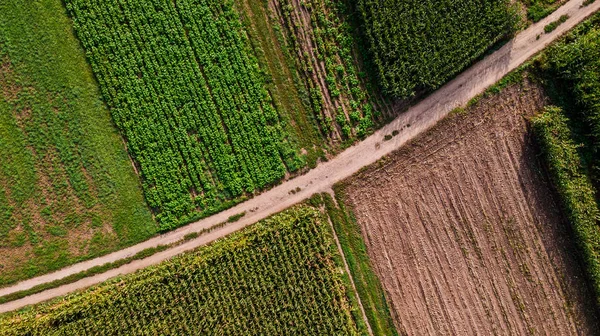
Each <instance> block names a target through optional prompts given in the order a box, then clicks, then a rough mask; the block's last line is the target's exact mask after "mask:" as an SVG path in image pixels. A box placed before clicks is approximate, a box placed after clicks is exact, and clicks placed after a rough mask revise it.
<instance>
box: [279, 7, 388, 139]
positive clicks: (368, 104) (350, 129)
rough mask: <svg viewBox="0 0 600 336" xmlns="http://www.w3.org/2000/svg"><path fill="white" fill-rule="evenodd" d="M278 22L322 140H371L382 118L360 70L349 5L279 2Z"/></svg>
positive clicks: (379, 99)
mask: <svg viewBox="0 0 600 336" xmlns="http://www.w3.org/2000/svg"><path fill="white" fill-rule="evenodd" d="M276 3H277V5H276V6H275V7H276V8H277V12H276V14H277V19H278V22H279V24H281V27H282V29H283V31H284V33H285V34H284V36H285V44H286V45H287V47H288V48H289V49H290V50H292V51H293V54H294V56H295V57H294V58H295V62H296V68H297V69H298V70H299V71H300V73H301V77H302V78H303V82H304V85H305V89H306V91H307V92H308V93H309V99H310V108H311V109H312V113H313V114H314V116H315V119H316V121H317V123H318V125H319V129H320V130H321V133H322V134H323V136H324V137H325V138H327V139H329V140H330V141H337V142H339V141H346V142H347V143H349V142H352V140H355V139H356V138H363V137H365V136H366V135H368V134H370V133H371V132H372V130H373V128H374V127H375V124H376V123H377V122H378V121H381V120H382V113H381V111H380V110H379V108H378V106H379V105H380V104H378V103H382V102H381V98H380V97H376V96H374V95H369V94H368V91H369V90H367V86H368V83H367V81H366V79H365V77H366V75H365V74H364V73H362V72H360V70H359V66H358V63H357V58H356V47H357V42H356V41H355V34H354V31H353V27H352V24H351V22H350V21H349V14H350V13H351V11H350V8H349V7H348V6H347V4H346V3H345V2H344V1H331V0H307V1H295V0H278V1H277V2H276Z"/></svg>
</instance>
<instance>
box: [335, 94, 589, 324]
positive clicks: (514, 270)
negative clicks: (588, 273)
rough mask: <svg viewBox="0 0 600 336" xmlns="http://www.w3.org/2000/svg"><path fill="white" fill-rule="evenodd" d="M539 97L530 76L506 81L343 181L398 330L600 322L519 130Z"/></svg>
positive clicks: (529, 143) (534, 156) (529, 142)
mask: <svg viewBox="0 0 600 336" xmlns="http://www.w3.org/2000/svg"><path fill="white" fill-rule="evenodd" d="M544 104H546V98H545V96H544V94H543V92H542V90H541V89H540V88H538V87H537V86H536V85H534V84H531V83H525V84H522V85H514V86H511V87H509V88H507V89H505V90H504V91H503V92H502V93H500V94H497V95H495V96H492V97H490V98H486V99H483V100H481V101H480V102H479V103H477V104H476V105H475V106H473V107H472V108H470V109H469V110H468V111H467V113H465V114H460V115H459V114H455V115H451V116H450V117H449V118H447V119H446V120H444V121H442V122H441V123H440V124H439V125H438V126H436V127H435V128H434V129H433V130H431V131H429V132H427V133H426V134H425V135H423V136H421V137H419V138H417V139H416V140H415V141H413V142H412V143H411V144H409V145H407V146H405V147H404V148H403V149H401V150H400V151H398V152H396V153H395V154H393V155H392V156H391V157H390V158H389V159H387V161H385V162H382V163H380V164H379V165H373V166H371V168H369V169H367V170H365V171H363V172H362V173H360V174H358V175H356V176H355V177H354V178H352V179H351V180H350V181H349V182H348V183H347V185H346V195H347V199H346V202H347V203H348V205H349V206H350V207H351V208H353V210H354V214H355V217H356V220H357V222H358V224H359V226H360V228H361V231H362V233H363V237H364V240H365V244H366V246H367V252H368V254H369V257H370V259H371V261H372V263H373V267H374V269H375V272H376V273H377V275H378V277H379V278H380V280H381V282H382V285H383V287H384V290H385V292H386V295H387V299H388V303H389V306H390V310H391V312H392V316H393V319H394V323H395V324H396V327H397V329H398V331H399V332H400V333H401V334H407V335H476V334H477V335H493V334H495V335H527V334H541V335H575V334H580V335H590V334H594V333H595V332H597V330H599V329H598V328H599V326H598V316H597V312H596V310H595V308H594V305H593V301H592V300H591V299H589V298H591V297H592V296H591V293H589V294H588V288H587V286H586V285H585V284H584V282H583V274H584V273H583V270H582V269H581V268H580V266H579V262H578V260H577V259H576V256H575V255H574V252H572V251H574V250H575V246H573V242H572V241H571V239H570V232H569V229H568V223H566V221H565V219H564V218H563V217H562V215H561V213H560V210H559V209H560V207H559V203H558V201H557V199H556V197H555V195H554V191H553V190H552V189H551V186H550V184H549V182H548V180H547V177H546V173H545V172H544V170H543V169H542V165H541V162H540V161H539V159H538V150H537V147H536V144H535V142H534V139H533V135H532V134H531V132H530V131H529V129H528V123H527V117H528V116H531V115H533V114H534V113H536V112H537V111H539V110H540V109H541V108H542V107H543V106H544Z"/></svg>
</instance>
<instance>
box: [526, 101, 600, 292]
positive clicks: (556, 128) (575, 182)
mask: <svg viewBox="0 0 600 336" xmlns="http://www.w3.org/2000/svg"><path fill="white" fill-rule="evenodd" d="M532 122H533V129H534V130H535V133H536V135H537V137H538V139H539V142H540V143H541V146H542V149H543V152H544V156H545V158H546V161H547V162H548V165H549V168H550V172H551V175H552V178H553V181H554V185H555V186H556V188H557V189H558V192H559V194H560V196H561V198H562V203H563V206H564V209H565V210H566V214H567V216H568V218H569V221H570V222H571V224H572V226H573V230H574V232H575V237H576V240H577V243H578V245H579V248H580V250H581V251H582V255H583V260H584V262H585V265H586V267H587V271H588V274H589V276H590V278H591V280H592V285H593V288H594V290H595V292H596V295H597V297H596V302H597V303H598V304H600V226H599V225H598V221H599V220H600V211H599V210H598V204H597V203H596V191H595V190H594V188H593V186H592V184H591V182H590V179H589V177H588V175H587V173H586V169H585V165H584V164H583V162H582V159H581V157H580V156H579V153H578V148H579V147H580V146H581V145H580V144H577V143H576V142H575V141H574V140H573V134H572V132H571V130H570V128H569V125H568V123H569V121H568V119H567V118H566V117H565V116H564V115H563V112H562V110H561V109H560V108H557V107H547V108H546V110H545V112H544V113H543V114H541V115H539V116H537V117H536V118H534V119H533V121H532Z"/></svg>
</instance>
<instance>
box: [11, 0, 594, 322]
mask: <svg viewBox="0 0 600 336" xmlns="http://www.w3.org/2000/svg"><path fill="white" fill-rule="evenodd" d="M582 1H583V0H571V1H569V2H567V3H566V4H565V5H563V6H562V7H560V8H559V9H558V10H557V11H556V12H554V13H553V14H552V15H550V16H549V17H547V18H546V19H544V20H542V21H540V22H538V23H537V24H534V25H532V26H530V27H529V28H528V29H527V30H525V31H523V32H521V33H520V34H518V36H517V37H516V38H514V39H513V40H511V41H510V42H509V43H507V44H506V45H504V47H502V48H501V49H500V50H498V51H496V52H494V53H493V54H492V55H490V56H488V57H486V58H485V59H483V60H482V61H480V62H479V63H477V64H475V65H474V66H472V67H471V68H469V69H468V70H466V71H465V72H463V73H462V74H461V75H459V76H458V77H457V78H455V79H454V80H452V81H451V82H449V83H448V84H446V85H444V86H443V87H442V88H440V89H439V90H437V91H436V92H434V93H433V94H431V95H430V96H429V97H427V98H426V99H424V100H423V101H421V102H420V103H418V104H417V105H415V106H413V107H411V108H410V109H409V110H408V111H407V112H405V113H403V114H402V115H400V116H399V117H398V118H397V119H395V120H394V121H392V122H391V123H390V124H388V125H386V126H385V127H383V128H382V129H380V130H379V131H377V132H375V133H374V134H373V135H372V136H370V137H368V138H367V139H365V140H363V141H362V142H360V143H358V144H357V145H356V146H353V147H351V148H348V149H347V150H345V151H344V152H342V153H340V154H339V155H338V156H336V157H335V158H334V159H332V160H330V161H329V162H326V163H323V164H321V165H319V166H318V167H316V168H315V169H313V170H311V171H309V172H308V173H307V174H305V175H302V176H299V177H297V178H295V179H293V180H290V181H287V182H285V183H283V184H281V185H279V186H277V187H274V188H273V189H271V190H269V191H267V192H264V193H263V194H261V195H258V196H256V197H254V198H253V199H250V200H248V201H246V202H244V203H242V204H239V205H237V206H235V207H233V208H231V209H229V210H226V211H223V212H221V213H219V214H216V215H214V216H211V217H209V218H205V219H203V220H200V221H198V222H195V223H192V224H189V225H187V226H185V227H182V228H179V229H177V230H175V231H172V232H169V233H167V234H164V235H160V236H157V237H155V238H152V239H149V240H147V241H145V242H143V243H140V244H138V245H135V246H131V247H129V248H126V249H123V250H120V251H117V252H114V253H111V254H108V255H105V256H103V257H99V258H96V259H92V260H89V261H85V262H81V263H78V264H75V265H72V266H70V267H66V268H64V269H61V270H59V271H57V272H54V273H50V274H46V275H43V276H39V277H36V278H33V279H30V280H26V281H23V282H20V283H17V284H16V285H14V286H11V287H6V288H2V289H0V296H4V295H7V294H9V293H14V292H18V291H21V290H26V289H29V288H32V287H34V286H36V285H39V284H43V283H47V282H50V281H53V280H57V279H61V278H63V277H66V276H69V275H71V274H76V273H79V272H81V271H84V270H87V269H89V268H91V267H94V266H98V265H103V264H105V263H109V262H113V261H116V260H120V259H123V258H127V257H130V256H133V255H135V254H136V253H137V252H139V251H142V250H144V249H146V248H149V247H154V246H158V245H167V244H170V243H174V242H176V241H179V240H181V239H182V238H183V237H184V236H185V235H186V234H189V233H192V232H198V231H201V230H203V229H205V228H209V227H211V226H213V225H215V224H217V223H220V222H224V221H226V220H227V218H229V216H232V215H235V214H238V213H241V212H244V211H245V212H246V213H247V214H246V216H244V217H243V218H242V219H240V220H239V221H237V222H235V223H232V224H230V225H227V226H224V227H221V228H219V229H217V230H214V231H212V232H210V233H208V234H206V235H202V236H200V237H198V238H197V239H194V240H191V241H188V242H186V243H184V244H181V245H177V246H175V247H173V248H171V249H168V250H165V251H163V252H160V253H157V254H155V255H153V256H151V257H148V258H146V259H143V260H138V261H134V262H132V263H129V264H127V265H123V266H121V267H119V268H117V269H113V270H111V271H108V272H106V273H103V274H99V275H95V276H92V277H89V278H86V279H82V280H80V281H77V282H74V283H72V284H68V285H65V286H61V287H58V288H55V289H50V290H47V291H44V292H41V293H38V294H34V295H31V296H28V297H25V298H23V299H20V300H15V301H12V302H8V303H5V304H2V305H0V312H6V311H10V310H14V309H18V308H20V307H23V306H26V305H30V304H34V303H38V302H41V301H44V300H48V299H51V298H54V297H57V296H60V295H64V294H67V293H70V292H73V291H75V290H78V289H81V288H85V287H88V286H90V285H93V284H97V283H100V282H102V281H104V280H107V279H109V278H111V277H114V276H117V275H119V274H127V273H131V272H134V271H136V270H138V269H141V268H144V267H147V266H149V265H153V264H157V263H160V262H161V261H163V260H166V259H169V258H171V257H173V256H175V255H177V254H180V253H182V252H185V251H189V250H192V249H194V248H196V247H198V246H201V245H204V244H207V243H210V242H211V241H214V240H215V239H218V238H220V237H223V236H225V235H227V234H230V233H232V232H234V231H237V230H240V229H242V228H244V227H246V226H248V225H250V224H252V223H255V222H257V221H259V220H261V219H263V218H266V217H268V216H270V215H272V214H275V213H277V212H280V211H282V210H284V209H286V208H288V207H289V206H291V205H293V204H296V203H298V202H301V201H302V200H304V199H306V198H308V197H310V196H311V195H312V194H314V193H317V192H323V191H329V190H330V189H331V186H332V185H333V184H335V183H336V182H338V181H341V180H343V179H345V178H347V177H349V176H351V175H352V174H354V173H356V172H357V171H358V170H360V169H361V168H362V167H364V166H367V165H369V164H371V163H374V162H376V161H377V160H379V159H380V158H382V157H383V156H385V155H387V154H389V153H391V152H392V151H394V150H396V149H398V148H400V147H401V146H402V145H403V144H405V143H406V142H407V141H409V140H410V139H412V138H414V137H415V136H416V135H418V134H420V133H422V132H423V131H425V130H427V129H429V128H430V127H432V126H433V125H435V124H436V123H437V122H438V121H439V120H440V119H442V118H444V117H445V116H446V115H447V114H448V113H449V112H450V111H452V110H453V109H454V108H455V107H458V106H461V105H464V104H466V103H467V102H468V101H469V100H470V99H471V98H473V97H474V96H476V95H477V94H479V93H481V92H483V91H484V90H485V89H486V88H487V87H489V86H490V85H492V84H494V83H495V82H497V81H498V80H499V79H501V78H502V77H503V76H504V75H506V74H507V73H508V72H510V71H511V70H513V69H515V68H517V67H518V66H519V65H521V64H522V63H523V62H525V61H526V60H527V59H528V58H530V57H531V56H533V55H534V54H536V53H537V52H539V51H541V50H542V49H544V47H545V46H547V45H548V44H549V43H550V42H552V41H553V40H554V39H556V38H557V37H559V36H560V35H561V34H563V33H564V32H566V31H567V30H569V29H571V28H572V27H573V26H575V25H576V24H577V23H579V22H581V21H582V20H583V19H584V18H586V17H587V16H589V15H591V14H592V13H594V12H595V11H597V10H598V9H600V1H596V2H594V3H592V4H591V5H589V6H587V7H581V4H582ZM563 14H568V15H569V17H570V18H569V19H568V20H567V21H566V22H565V23H563V24H561V25H560V26H558V28H557V29H556V30H554V31H553V32H551V33H550V34H544V33H543V29H544V26H545V25H546V24H548V23H549V22H551V21H554V20H556V19H557V18H558V17H560V16H561V15H563ZM538 35H540V38H539V39H536V37H537V36H538ZM395 130H397V131H399V133H398V135H396V136H395V137H393V138H392V139H391V140H389V141H384V140H383V138H384V136H385V135H388V134H391V133H392V132H393V131H395ZM296 188H300V189H301V190H300V191H299V192H296V193H295V194H292V193H290V191H291V190H294V189H296Z"/></svg>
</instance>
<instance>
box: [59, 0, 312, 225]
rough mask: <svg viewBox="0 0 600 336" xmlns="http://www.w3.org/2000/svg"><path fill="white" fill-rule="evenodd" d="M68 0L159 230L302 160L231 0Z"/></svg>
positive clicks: (270, 180) (259, 185)
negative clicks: (169, 0)
mask: <svg viewBox="0 0 600 336" xmlns="http://www.w3.org/2000/svg"><path fill="white" fill-rule="evenodd" d="M66 4H67V8H68V10H69V13H71V15H72V17H73V18H74V25H75V30H76V32H77V35H78V36H79V38H80V39H81V42H82V44H83V47H84V48H85V50H86V52H87V56H88V59H89V62H90V63H91V66H92V69H93V70H94V73H95V74H96V76H97V78H98V81H99V84H100V88H101V90H102V93H103V95H104V98H105V100H106V102H107V104H108V106H109V108H110V110H111V113H112V116H113V119H114V121H115V123H116V125H117V127H118V128H119V129H120V130H121V132H122V134H123V136H124V138H125V139H126V141H127V148H128V150H129V153H130V154H131V156H132V157H133V158H134V160H135V162H136V166H137V167H138V169H139V173H140V176H141V178H142V185H143V189H144V193H145V196H146V199H147V202H148V204H149V206H150V207H151V208H152V209H153V210H154V211H155V213H156V218H157V220H158V222H159V223H160V225H161V228H162V229H170V228H173V227H176V226H178V225H180V224H182V223H186V222H189V221H191V220H193V219H196V218H198V217H201V216H205V215H208V214H212V213H215V212H217V211H219V210H221V209H223V208H225V207H228V206H230V205H231V204H232V203H233V202H236V201H239V200H241V199H243V197H244V196H247V195H249V194H252V193H253V192H254V191H255V190H257V189H264V188H266V187H268V186H270V185H272V184H274V183H275V182H277V181H279V180H281V179H282V178H283V177H284V176H285V174H286V173H287V172H288V171H289V172H293V171H296V170H298V169H299V168H301V167H302V166H303V165H304V161H303V159H302V158H301V157H300V156H299V155H298V153H297V152H298V150H299V148H297V146H296V144H295V140H294V134H292V133H291V132H289V131H290V129H291V128H290V127H287V126H286V125H287V124H288V123H287V122H286V120H284V117H282V115H280V113H279V112H278V111H277V110H276V109H275V108H274V105H273V101H272V98H271V95H270V93H269V92H268V91H267V90H266V88H265V78H264V77H263V75H262V73H261V71H260V68H259V66H258V62H257V60H256V57H255V56H254V55H253V51H252V48H251V46H250V43H249V41H248V38H247V35H246V33H245V31H244V29H243V27H242V24H241V21H240V18H239V16H238V14H237V12H236V11H235V9H234V8H233V1H231V0H227V1H221V0H184V1H176V2H168V1H161V0H155V1H134V2H124V1H117V0H109V1H104V0H103V1H99V0H98V1H88V0H85V1H83V0H67V1H66Z"/></svg>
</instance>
